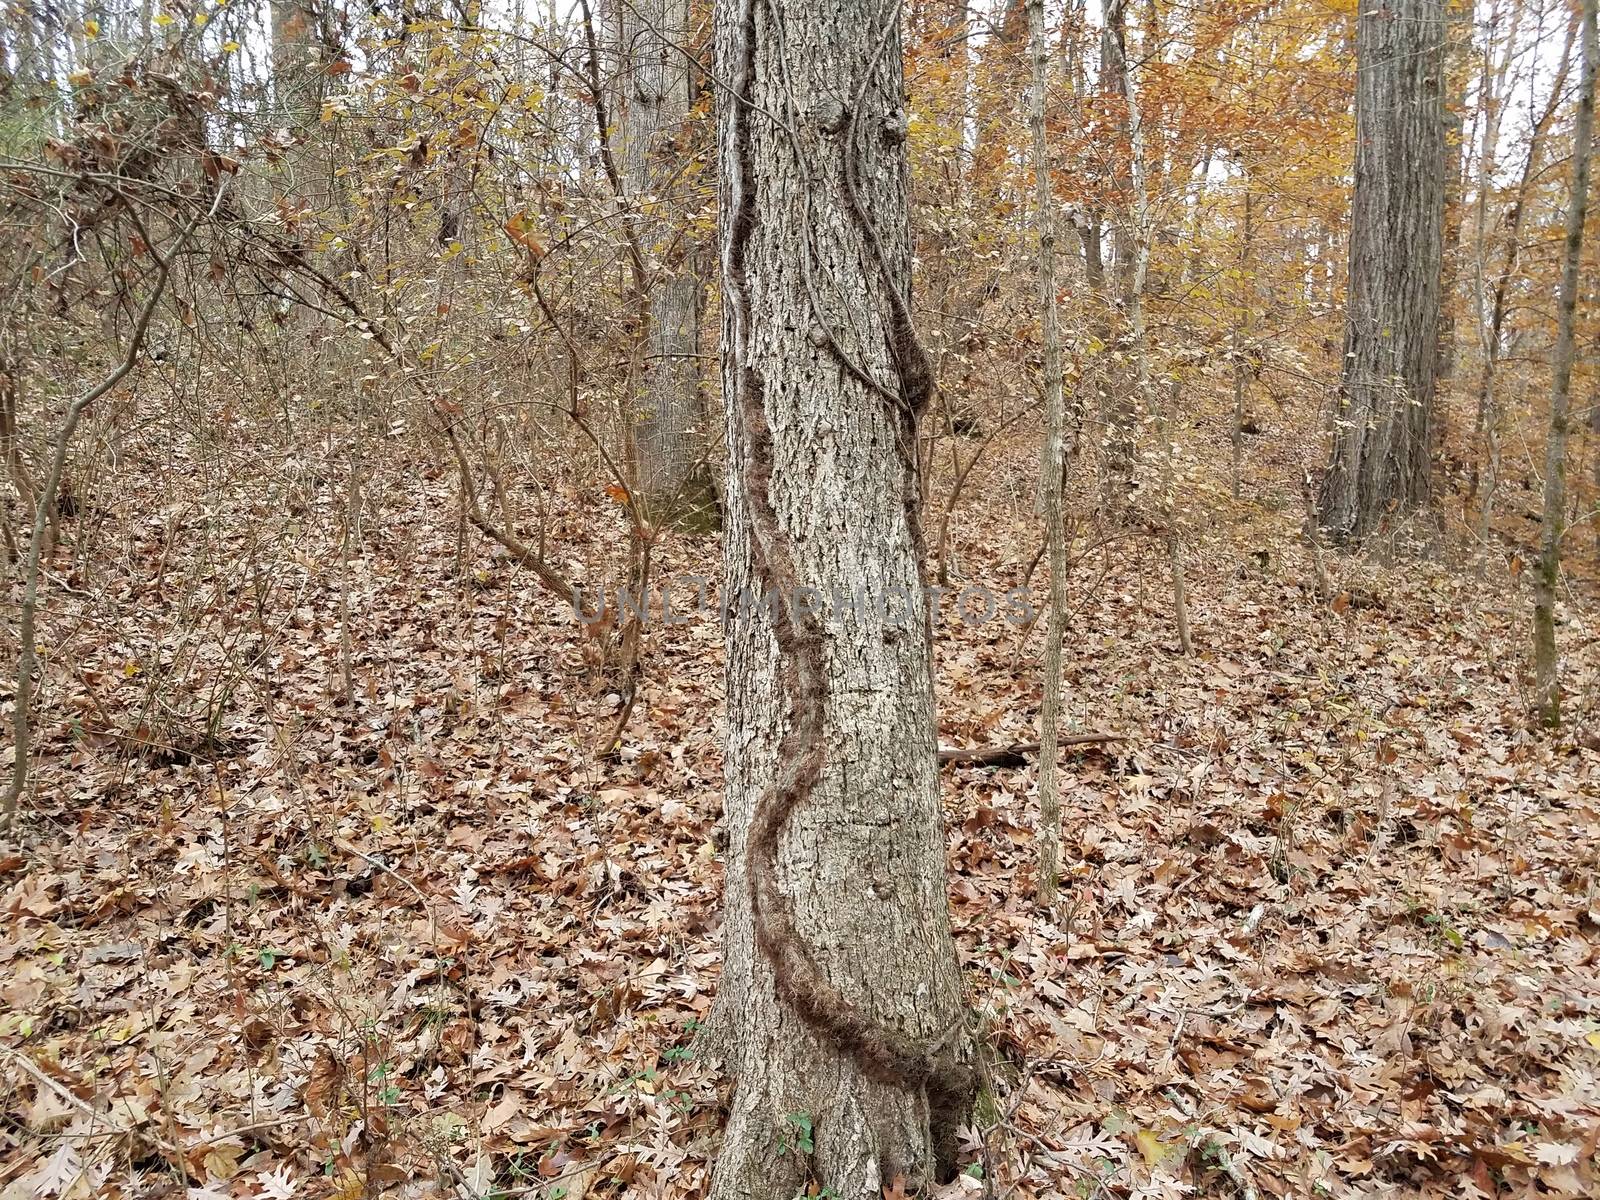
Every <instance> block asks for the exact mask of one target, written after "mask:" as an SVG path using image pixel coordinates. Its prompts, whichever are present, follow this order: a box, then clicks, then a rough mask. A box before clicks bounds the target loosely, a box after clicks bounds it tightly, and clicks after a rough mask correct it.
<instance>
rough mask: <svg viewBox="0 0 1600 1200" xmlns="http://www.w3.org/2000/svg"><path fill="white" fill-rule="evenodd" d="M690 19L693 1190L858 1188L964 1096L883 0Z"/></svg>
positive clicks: (895, 39)
mask: <svg viewBox="0 0 1600 1200" xmlns="http://www.w3.org/2000/svg"><path fill="white" fill-rule="evenodd" d="M880 12H888V13H890V14H892V15H890V16H889V17H888V18H887V20H888V22H889V24H888V25H887V27H882V28H881V27H879V25H878V24H877V21H878V18H877V16H876V14H878V13H880ZM716 26H717V41H718V62H719V64H720V69H719V73H720V74H721V75H722V77H723V78H725V79H726V80H727V81H728V83H729V87H730V89H731V90H730V91H728V92H726V93H724V92H719V99H720V107H721V111H720V119H719V148H720V155H721V181H722V189H723V195H722V205H721V222H722V249H723V279H724V295H725V297H726V298H725V301H724V312H725V316H724V331H723V336H724V347H725V351H724V357H723V381H724V387H725V390H726V394H727V396H728V402H727V409H728V446H729V467H728V488H727V493H728V494H727V505H728V512H727V521H726V530H727V532H726V538H725V559H726V579H725V603H727V604H728V605H729V607H730V611H729V613H728V615H727V619H726V625H727V684H728V735H727V760H726V761H727V766H726V781H727V782H726V788H727V794H726V813H727V827H728V830H729V847H728V866H727V883H726V911H727V915H726V927H725V932H724V948H725V949H724V953H725V960H724V967H723V976H722V985H721V995H720V998H719V1008H718V1013H717V1016H716V1017H715V1018H714V1020H713V1022H712V1028H711V1030H710V1032H709V1034H708V1040H709V1042H710V1043H711V1044H712V1045H713V1046H715V1047H718V1048H720V1049H721V1050H722V1051H723V1053H724V1057H725V1059H726V1060H727V1062H728V1065H729V1066H730V1067H731V1069H732V1071H733V1072H734V1074H735V1075H736V1076H737V1084H736V1087H735V1090H734V1095H733V1100H732V1104H731V1111H730V1113H729V1117H728V1124H727V1132H726V1137H725V1141H724V1144H723V1148H722V1151H721V1154H720V1156H719V1158H718V1160H717V1166H716V1170H715V1174H714V1177H713V1183H712V1195H713V1196H714V1197H717V1198H718V1200H790V1198H791V1197H793V1196H794V1195H796V1194H797V1193H798V1192H799V1191H800V1190H801V1188H802V1186H803V1185H804V1184H805V1182H806V1181H808V1180H810V1181H815V1182H817V1183H819V1184H820V1185H824V1186H827V1187H830V1188H832V1189H833V1192H832V1193H831V1194H834V1195H837V1196H839V1197H841V1198H843V1200H868V1198H869V1197H870V1198H871V1200H882V1196H883V1189H884V1188H885V1187H887V1186H892V1185H893V1183H894V1181H895V1179H896V1177H897V1176H900V1175H904V1177H905V1181H906V1188H907V1192H908V1194H909V1193H913V1192H916V1191H917V1190H919V1189H922V1188H925V1187H927V1186H928V1185H930V1184H931V1182H932V1180H933V1178H934V1177H935V1176H936V1175H937V1174H938V1173H939V1172H938V1170H937V1168H936V1159H937V1158H938V1157H944V1158H946V1159H948V1158H949V1157H950V1156H951V1154H952V1152H953V1142H954V1138H953V1135H954V1131H955V1126H956V1125H957V1124H958V1123H960V1122H961V1121H964V1120H965V1119H966V1118H967V1115H968V1110H970V1107H971V1101H972V1092H971V1091H970V1090H967V1091H966V1092H965V1093H964V1094H965V1100H964V1102H963V1101H962V1099H961V1096H960V1094H957V1093H960V1092H961V1089H960V1087H959V1086H956V1087H953V1086H952V1084H953V1083H958V1082H959V1080H958V1079H957V1077H959V1076H961V1075H963V1074H966V1075H970V1071H969V1070H966V1069H965V1068H964V1067H963V1065H962V1064H963V1062H964V1061H965V1055H964V1052H963V1051H962V1049H961V1048H962V1047H963V1046H964V1043H965V1040H966V1039H965V1036H964V1031H963V1028H962V1020H963V1012H964V1006H963V1001H962V989H961V980H960V973H959V970H958V967H957V960H956V955H955V949H954V944H953V939H952V937H951V932H950V924H949V906H948V900H947V897H946V894H945V883H944V874H945V839H944V833H943V829H942V825H941V818H940V807H939V779H938V774H937V765H936V759H935V740H934V714H933V688H932V682H931V667H930V638H929V626H928V612H927V608H926V603H925V594H924V592H923V589H922V579H921V571H920V556H921V545H920V543H921V536H920V531H919V527H918V513H917V507H916V500H917V481H916V478H915V464H916V422H915V414H916V413H917V412H918V411H920V409H921V408H922V407H923V406H925V404H926V402H927V397H928V392H929V388H930V382H929V381H930V378H931V377H930V376H929V375H928V373H927V366H926V356H925V355H923V354H922V353H921V351H920V346H919V344H918V343H917V342H916V339H915V335H914V332H913V331H912V329H911V327H910V324H909V310H908V305H909V294H910V288H909V282H910V237H909V230H908V222H907V177H906V174H907V173H906V159H905V147H904V135H905V128H906V125H905V114H904V112H903V110H902V108H901V105H902V104H903V99H902V98H903V95H904V92H903V90H902V89H903V82H902V64H901V49H900V38H899V19H898V9H897V8H896V7H893V6H891V7H890V8H889V9H887V10H885V9H883V7H882V6H881V5H877V4H873V3H870V2H869V0H845V2H843V3H827V2H824V0H790V2H789V3H786V4H784V5H783V6H782V7H781V8H778V7H777V6H774V5H771V4H769V3H766V2H765V0H719V4H718V8H717V21H716ZM775 118H776V119H775ZM780 121H781V122H782V123H783V124H780V123H779V122H780ZM784 124H786V125H787V126H788V127H789V129H788V130H786V129H785V128H784V127H783V125H784ZM790 130H792V131H793V134H794V136H793V137H791V133H790ZM773 589H776V591H777V593H778V596H779V601H778V602H777V603H774V604H770V605H769V604H762V603H754V604H750V605H740V604H739V603H738V599H739V598H740V597H741V596H753V595H756V594H758V593H767V592H769V591H771V590H773ZM803 589H815V591H814V592H806V591H804V590H803ZM797 593H798V594H797ZM852 593H857V594H859V595H860V597H861V603H860V605H859V606H856V605H854V604H852V602H851V600H850V597H851V595H852ZM817 600H820V604H821V606H822V607H823V608H825V609H826V613H825V615H823V616H821V617H813V616H811V615H808V610H810V609H812V608H813V607H814V605H813V604H812V601H817ZM791 923H792V928H785V926H786V925H789V924H791ZM775 962H776V963H777V964H778V967H777V968H776V969H775V967H774V963H775ZM846 1044H848V1045H846ZM913 1046H914V1047H922V1048H924V1049H925V1053H924V1054H923V1055H922V1056H920V1057H919V1055H918V1054H916V1053H914V1052H912V1051H911V1050H909V1049H908V1048H909V1047H913ZM885 1052H886V1053H885ZM912 1059H917V1061H916V1062H915V1063H913V1062H911V1060H912ZM886 1067H888V1068H889V1069H885V1068H886ZM947 1067H948V1069H946V1068H947ZM936 1146H938V1147H939V1150H938V1151H936Z"/></svg>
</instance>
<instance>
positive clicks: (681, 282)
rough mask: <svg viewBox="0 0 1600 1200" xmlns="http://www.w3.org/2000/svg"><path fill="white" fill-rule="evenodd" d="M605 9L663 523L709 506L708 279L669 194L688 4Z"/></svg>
mask: <svg viewBox="0 0 1600 1200" xmlns="http://www.w3.org/2000/svg"><path fill="white" fill-rule="evenodd" d="M609 15H610V24H611V36H612V37H613V38H614V40H615V45H616V49H617V55H618V64H617V68H618V69H617V72H616V80H617V85H616V94H617V98H616V101H615V103H614V106H613V114H612V115H613V120H614V122H615V129H614V130H613V133H612V138H613V143H614V145H615V148H616V155H617V160H618V166H619V168H620V170H621V174H622V178H623V182H624V185H625V187H626V189H627V195H628V196H629V198H630V200H631V202H632V204H633V211H632V212H631V213H630V214H629V218H628V219H629V220H632V221H633V222H634V232H635V236H636V238H637V241H638V244H639V246H640V248H641V250H642V252H643V254H644V256H645V259H646V265H647V267H648V270H649V280H648V283H649V304H650V323H649V336H648V339H647V343H646V345H645V346H644V347H643V349H644V353H645V359H644V363H643V369H642V371H641V379H640V387H641V393H642V394H641V396H640V398H639V402H638V413H637V419H636V423H635V426H634V436H635V439H636V442H637V450H638V466H639V489H638V490H639V498H640V499H641V500H642V501H643V502H644V504H645V505H646V506H647V507H648V509H649V512H650V518H651V519H652V520H656V521H666V520H674V519H677V518H679V517H685V516H688V515H690V514H700V513H704V512H707V511H711V510H712V508H713V504H714V496H713V492H712V488H711V485H710V476H709V470H708V468H707V466H706V446H707V438H706V426H705V422H706V404H705V396H704V393H703V391H702V389H701V381H700V314H701V311H702V306H703V302H704V296H705V286H704V284H703V283H702V282H701V279H700V271H699V269H698V264H697V263H696V262H695V261H694V260H695V253H694V251H695V247H694V246H693V244H692V243H691V242H690V240H689V237H690V234H689V231H688V221H687V219H686V214H685V212H684V211H683V209H682V206H681V205H675V204H673V203H670V202H669V196H670V194H671V193H672V191H673V189H674V185H675V184H677V183H678V182H679V181H680V180H681V177H682V175H683V173H684V168H685V165H686V163H687V160H688V159H689V157H690V155H691V147H690V144H689V142H690V137H691V132H692V130H691V125H690V122H689V109H690V105H691V103H692V100H693V92H692V87H693V79H692V76H691V63H690V60H689V57H688V53H687V47H688V43H689V40H690V29H689V4H688V0H619V2H618V3H615V4H613V5H611V11H610V14H609Z"/></svg>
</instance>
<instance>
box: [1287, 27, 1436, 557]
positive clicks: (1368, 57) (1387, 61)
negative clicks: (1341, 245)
mask: <svg viewBox="0 0 1600 1200" xmlns="http://www.w3.org/2000/svg"><path fill="white" fill-rule="evenodd" d="M1445 42H1446V16H1445V0H1362V4H1361V15H1360V18H1359V34H1358V45H1357V60H1358V62H1359V71H1358V73H1357V82H1356V162H1355V167H1356V181H1355V197H1354V200H1353V202H1352V206H1351V222H1350V279H1349V296H1348V300H1347V308H1346V314H1345V349H1344V370H1343V378H1342V381H1341V385H1340V402H1339V407H1338V409H1337V411H1336V412H1335V413H1334V420H1333V454H1332V459H1331V462H1330V464H1329V468H1328V475H1327V478H1326V479H1325V480H1324V482H1323V487H1322V492H1321V496H1320V497H1319V504H1318V510H1319V511H1318V519H1319V521H1320V523H1321V524H1322V526H1323V527H1324V529H1326V531H1327V533H1328V536H1329V537H1330V539H1332V540H1333V541H1335V542H1338V543H1345V544H1348V543H1352V542H1358V541H1360V540H1362V539H1364V538H1365V537H1367V535H1369V534H1371V533H1372V532H1374V531H1375V530H1377V529H1378V528H1379V527H1380V526H1381V525H1382V524H1383V523H1384V522H1385V520H1386V519H1387V518H1388V517H1389V516H1390V515H1391V514H1393V515H1404V514H1406V513H1408V512H1411V511H1413V510H1415V509H1417V508H1419V507H1421V506H1422V505H1423V504H1425V503H1426V501H1427V496H1428V461H1429V454H1430V438H1431V413H1432V410H1433V394H1434V379H1435V374H1436V371H1437V368H1438V339H1439V287H1440V270H1441V263H1442V254H1443V243H1444V197H1445V166H1446V161H1445V128H1446V122H1445V111H1444V79H1443V75H1444V51H1445Z"/></svg>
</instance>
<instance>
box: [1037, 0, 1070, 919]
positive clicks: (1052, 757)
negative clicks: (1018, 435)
mask: <svg viewBox="0 0 1600 1200" xmlns="http://www.w3.org/2000/svg"><path fill="white" fill-rule="evenodd" d="M1028 34H1029V38H1030V40H1031V52H1032V59H1033V86H1032V89H1031V94H1030V96H1029V105H1028V127H1029V131H1030V132H1031V133H1032V135H1033V221H1034V227H1035V229H1036V231H1037V234H1038V238H1039V329H1040V342H1041V343H1042V346H1043V351H1044V408H1045V436H1044V461H1043V463H1042V464H1041V466H1042V469H1041V471H1040V472H1039V475H1040V485H1041V489H1042V491H1043V493H1044V495H1043V499H1044V504H1043V508H1044V522H1045V537H1046V539H1047V544H1048V545H1049V547H1050V605H1049V616H1048V618H1047V620H1046V622H1045V642H1044V706H1043V710H1042V711H1041V713H1040V717H1039V745H1040V751H1039V838H1038V840H1039V879H1038V885H1037V888H1036V894H1037V896H1038V899H1039V904H1040V906H1041V907H1044V908H1046V909H1048V908H1049V907H1051V906H1052V905H1054V904H1055V901H1056V887H1057V884H1058V883H1059V881H1060V875H1061V785H1060V781H1059V780H1058V779H1057V778H1056V773H1057V764H1056V758H1057V756H1058V755H1059V753H1060V747H1059V742H1060V737H1061V641H1062V627H1063V622H1064V619H1065V612H1066V588H1067V531H1066V526H1065V525H1064V524H1063V522H1062V512H1061V492H1062V483H1063V476H1064V474H1065V467H1066V461H1067V447H1066V424H1067V418H1066V403H1065V400H1064V398H1063V396H1062V388H1061V329H1060V321H1059V318H1058V314H1057V311H1056V234H1055V212H1056V206H1055V202H1054V200H1052V199H1051V195H1050V191H1051V189H1050V143H1049V141H1048V140H1047V139H1046V137H1045V128H1044V118H1045V104H1046V99H1047V95H1046V84H1047V82H1048V79H1047V67H1048V65H1049V61H1050V48H1049V44H1048V43H1047V42H1046V41H1045V30H1044V0H1029V2H1028Z"/></svg>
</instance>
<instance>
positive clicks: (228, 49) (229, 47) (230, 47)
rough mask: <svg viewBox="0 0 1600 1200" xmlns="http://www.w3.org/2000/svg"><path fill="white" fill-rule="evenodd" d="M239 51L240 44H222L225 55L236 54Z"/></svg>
mask: <svg viewBox="0 0 1600 1200" xmlns="http://www.w3.org/2000/svg"><path fill="white" fill-rule="evenodd" d="M238 49H239V43H238V42H223V43H222V51H223V53H224V54H234V53H236V52H237V51H238Z"/></svg>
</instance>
